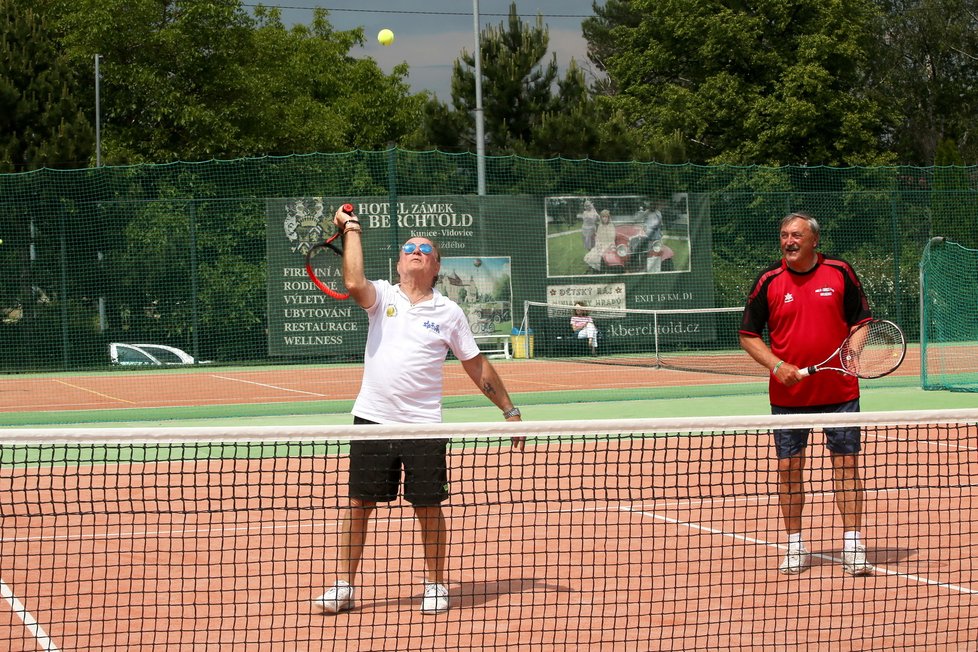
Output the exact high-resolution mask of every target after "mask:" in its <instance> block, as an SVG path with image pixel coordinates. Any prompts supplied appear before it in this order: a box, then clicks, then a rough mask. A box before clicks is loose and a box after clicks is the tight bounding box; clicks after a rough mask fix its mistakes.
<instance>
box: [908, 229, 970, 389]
mask: <svg viewBox="0 0 978 652" xmlns="http://www.w3.org/2000/svg"><path fill="white" fill-rule="evenodd" d="M920 306H921V311H920V354H921V355H920V359H921V369H922V372H921V383H922V385H923V387H924V389H949V390H953V391H963V392H978V249H969V248H967V247H963V246H961V245H960V244H957V243H955V242H951V241H949V240H947V239H945V238H943V237H941V236H935V237H934V238H933V239H931V240H930V241H929V242H928V243H927V246H926V247H925V248H924V255H923V258H922V259H921V263H920Z"/></svg>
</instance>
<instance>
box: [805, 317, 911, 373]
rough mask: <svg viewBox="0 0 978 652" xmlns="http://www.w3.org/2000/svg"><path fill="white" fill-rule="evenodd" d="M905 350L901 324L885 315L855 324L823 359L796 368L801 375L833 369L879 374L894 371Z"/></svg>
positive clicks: (905, 352)
mask: <svg viewBox="0 0 978 652" xmlns="http://www.w3.org/2000/svg"><path fill="white" fill-rule="evenodd" d="M906 354H907V341H906V339H905V338H904V337H903V331H901V330H900V327H899V326H897V325H896V324H894V323H893V322H891V321H887V320H885V319H873V320H870V321H867V322H864V323H862V324H860V325H859V326H857V327H856V328H855V330H853V331H852V332H851V333H849V337H847V338H846V339H845V340H844V341H843V342H842V346H840V347H839V348H838V349H836V351H835V353H833V354H832V355H830V356H829V357H828V358H826V359H825V361H824V362H822V363H820V364H817V365H813V366H811V367H807V368H804V369H799V371H798V373H800V374H801V375H802V376H810V375H811V374H814V373H816V372H819V371H825V370H832V371H838V372H840V373H844V374H847V375H849V376H855V377H857V378H881V377H883V376H885V375H887V374H890V373H893V372H894V371H896V370H897V367H899V366H900V364H901V363H902V362H903V358H904V356H906Z"/></svg>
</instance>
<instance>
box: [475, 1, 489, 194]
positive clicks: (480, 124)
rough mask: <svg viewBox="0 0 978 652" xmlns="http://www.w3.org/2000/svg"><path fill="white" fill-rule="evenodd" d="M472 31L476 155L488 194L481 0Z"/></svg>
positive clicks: (483, 188) (482, 189) (481, 186)
mask: <svg viewBox="0 0 978 652" xmlns="http://www.w3.org/2000/svg"><path fill="white" fill-rule="evenodd" d="M472 31H473V32H474V33H475V55H474V58H475V157H476V170H477V174H478V178H479V194H480V195H484V194H486V126H485V119H484V116H483V114H482V47H481V44H480V42H479V0H472Z"/></svg>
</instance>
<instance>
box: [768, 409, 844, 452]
mask: <svg viewBox="0 0 978 652" xmlns="http://www.w3.org/2000/svg"><path fill="white" fill-rule="evenodd" d="M827 412H831V413H841V412H859V399H858V398H857V399H853V400H851V401H846V402H845V403H838V404H835V405H818V406H813V407H781V406H778V405H772V406H771V414H823V413H827ZM822 430H823V432H825V447H826V448H828V449H829V450H830V451H832V452H833V453H835V454H836V455H855V454H857V453H858V452H859V451H860V449H861V437H860V431H859V428H858V427H846V428H823V429H822ZM811 432H812V431H811V429H805V428H790V429H782V430H775V431H774V449H775V451H777V454H778V459H779V460H783V459H787V458H789V457H794V456H795V455H797V454H798V453H800V452H801V451H803V450H804V449H805V448H806V447H807V446H808V436H809V435H810V434H811Z"/></svg>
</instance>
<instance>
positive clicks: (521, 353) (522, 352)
mask: <svg viewBox="0 0 978 652" xmlns="http://www.w3.org/2000/svg"><path fill="white" fill-rule="evenodd" d="M510 338H511V339H512V340H513V357H514V358H532V357H533V329H532V328H528V329H526V330H523V329H522V328H514V329H513V330H512V332H511V333H510Z"/></svg>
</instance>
